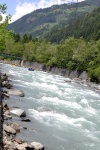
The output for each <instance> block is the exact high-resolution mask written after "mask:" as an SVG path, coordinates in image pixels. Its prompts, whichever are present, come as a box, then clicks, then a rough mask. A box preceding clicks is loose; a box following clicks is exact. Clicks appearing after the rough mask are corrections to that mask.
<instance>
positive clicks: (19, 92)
mask: <svg viewBox="0 0 100 150" xmlns="http://www.w3.org/2000/svg"><path fill="white" fill-rule="evenodd" d="M8 94H10V95H15V96H20V97H24V93H23V91H22V90H18V89H10V90H8Z"/></svg>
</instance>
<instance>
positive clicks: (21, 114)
mask: <svg viewBox="0 0 100 150" xmlns="http://www.w3.org/2000/svg"><path fill="white" fill-rule="evenodd" d="M10 113H11V114H13V115H16V116H19V117H26V113H25V111H24V110H23V109H13V110H10Z"/></svg>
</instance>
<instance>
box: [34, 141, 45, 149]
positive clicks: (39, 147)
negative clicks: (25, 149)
mask: <svg viewBox="0 0 100 150" xmlns="http://www.w3.org/2000/svg"><path fill="white" fill-rule="evenodd" d="M31 145H32V146H33V147H34V148H35V149H34V150H44V147H43V145H42V144H41V143H38V142H32V143H31Z"/></svg>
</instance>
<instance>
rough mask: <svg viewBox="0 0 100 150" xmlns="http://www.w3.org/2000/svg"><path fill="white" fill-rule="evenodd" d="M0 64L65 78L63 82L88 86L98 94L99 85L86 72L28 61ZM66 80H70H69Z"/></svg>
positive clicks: (1, 61)
mask: <svg viewBox="0 0 100 150" xmlns="http://www.w3.org/2000/svg"><path fill="white" fill-rule="evenodd" d="M0 63H4V64H10V65H15V66H18V67H26V68H29V67H32V68H34V69H35V70H38V71H44V72H48V73H51V74H56V75H61V76H64V77H66V81H65V82H71V81H72V80H73V81H75V82H76V83H79V84H81V85H83V86H88V87H90V88H91V89H92V90H94V91H96V92H98V93H100V83H99V84H96V83H94V82H91V81H90V78H88V75H87V72H86V71H83V72H77V71H70V70H68V69H62V68H57V67H51V66H45V65H44V64H40V63H37V62H29V61H23V60H22V61H20V60H13V61H9V60H0ZM67 78H70V80H69V79H67Z"/></svg>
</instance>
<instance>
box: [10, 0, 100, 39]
mask: <svg viewBox="0 0 100 150" xmlns="http://www.w3.org/2000/svg"><path fill="white" fill-rule="evenodd" d="M98 6H100V0H85V1H82V2H80V3H74V4H62V5H54V6H51V7H49V8H45V9H38V10H35V11H34V12H32V13H30V14H27V15H25V16H23V17H22V18H20V19H18V20H17V21H15V22H13V23H11V24H10V25H9V26H8V30H13V31H14V32H15V33H19V34H20V35H24V34H25V33H26V34H31V35H32V36H33V38H36V37H37V38H39V39H41V38H43V37H45V36H46V35H47V34H48V33H49V32H50V31H51V29H52V28H53V29H54V28H55V32H56V29H57V30H60V29H61V28H62V27H63V26H65V25H66V26H67V25H68V24H69V23H71V22H73V23H74V22H75V20H76V19H78V18H81V17H82V16H84V15H85V14H86V13H88V12H91V11H92V10H93V9H94V8H96V7H98Z"/></svg>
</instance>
